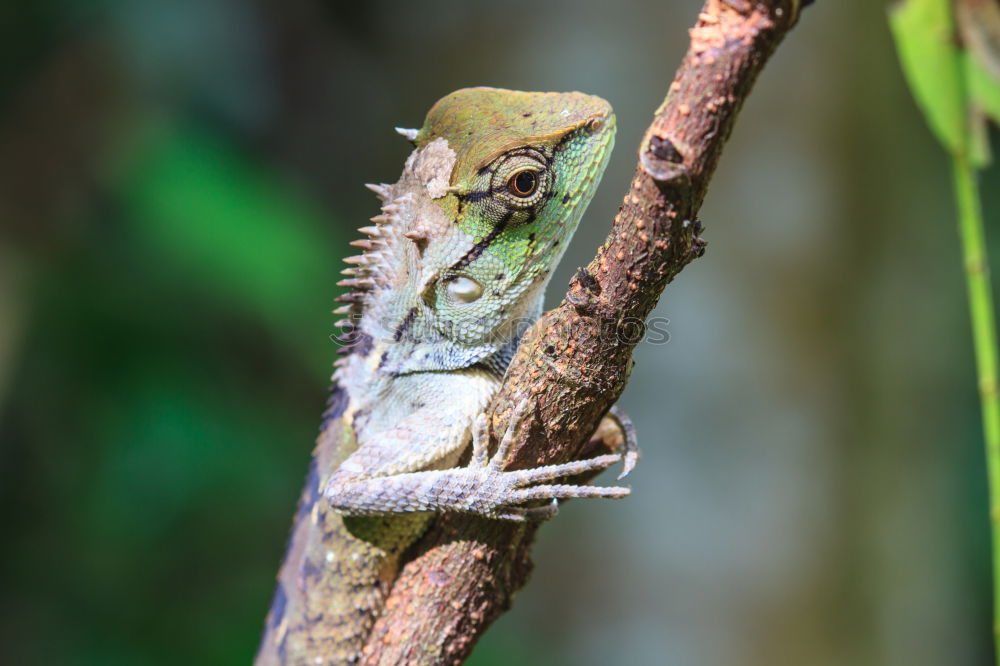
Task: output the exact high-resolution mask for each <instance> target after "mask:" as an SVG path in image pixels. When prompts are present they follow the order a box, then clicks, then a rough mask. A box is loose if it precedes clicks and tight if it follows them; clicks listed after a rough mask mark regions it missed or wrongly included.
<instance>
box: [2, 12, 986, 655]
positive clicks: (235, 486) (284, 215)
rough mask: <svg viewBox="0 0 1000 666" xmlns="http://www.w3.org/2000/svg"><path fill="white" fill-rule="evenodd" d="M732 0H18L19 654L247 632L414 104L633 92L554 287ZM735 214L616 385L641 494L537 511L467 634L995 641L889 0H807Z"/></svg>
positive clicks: (13, 609) (776, 70) (768, 642)
mask: <svg viewBox="0 0 1000 666" xmlns="http://www.w3.org/2000/svg"><path fill="white" fill-rule="evenodd" d="M700 6H701V2H700V1H699V0H676V1H674V2H652V1H648V0H647V1H640V0H630V1H624V2H617V3H608V2H601V1H600V0H590V1H588V2H581V1H580V0H572V1H571V0H561V1H558V2H546V3H539V2H528V1H525V0H510V1H509V2H506V3H503V4H499V5H498V4H496V3H486V2H465V3H461V2H450V3H449V2H421V3H410V2H351V3H347V2H319V1H312V0H295V1H286V2H278V1H277V0H243V1H238V0H158V1H157V0H132V1H126V0H117V1H114V0H107V1H104V2H80V1H72V0H62V1H60V0H44V1H36V2H28V1H27V0H14V2H8V3H4V5H3V7H2V8H0V27H2V29H3V33H2V35H3V44H4V46H3V54H4V57H3V58H2V60H0V502H2V503H0V506H2V507H3V524H4V527H3V530H2V533H3V542H2V557H0V589H2V591H3V592H2V597H0V662H2V663H4V664H16V665H20V664H68V665H77V664H79V665H91V664H93V665H97V664H100V665H102V666H103V665H114V664H164V665H166V664H177V663H185V664H214V665H218V664H246V663H249V661H250V660H251V658H252V655H253V654H254V652H255V649H256V645H257V640H258V636H259V632H260V629H261V626H262V622H263V618H264V614H265V612H266V610H267V607H268V603H269V600H270V594H271V592H272V589H273V579H274V575H275V573H276V571H277V567H278V564H279V561H280V558H281V555H282V552H283V548H284V541H285V537H286V535H287V531H288V527H289V524H290V519H291V515H292V512H293V509H294V505H295V501H296V498H297V494H298V491H299V487H300V484H301V482H302V479H303V478H304V475H305V471H306V465H307V460H308V456H309V451H310V449H311V445H312V439H313V437H314V435H315V432H316V428H317V425H318V423H319V415H320V412H321V410H322V408H323V405H324V400H325V396H326V387H327V383H328V378H329V374H330V363H331V362H332V360H333V358H334V351H335V347H334V345H333V344H332V342H331V341H330V339H329V337H328V336H329V334H330V333H331V332H332V330H333V329H332V322H333V320H334V317H333V316H332V315H331V314H330V313H329V310H330V308H331V307H332V298H333V297H334V296H335V295H336V293H337V290H336V288H335V287H334V282H335V281H336V279H337V274H338V271H339V270H340V268H341V267H342V263H341V261H340V259H341V257H342V256H344V255H345V254H347V250H348V248H347V246H346V244H347V242H348V240H350V239H352V238H354V237H355V235H356V232H355V231H353V230H354V229H355V228H356V227H358V226H360V225H361V224H363V223H364V222H365V221H366V220H367V218H368V217H369V216H371V215H373V214H374V213H375V212H376V211H377V206H376V202H375V200H374V197H373V196H372V195H371V194H370V193H369V192H367V191H366V190H364V189H363V188H362V187H361V184H362V183H364V182H370V181H374V182H378V181H390V182H391V181H393V180H394V179H395V178H396V177H397V175H398V173H399V170H400V168H401V166H402V162H403V159H404V158H405V156H406V154H407V152H408V148H409V146H408V144H407V143H406V142H405V141H404V140H402V139H401V138H399V137H398V136H396V135H395V134H394V133H393V132H392V130H391V128H392V127H393V126H394V125H402V126H419V125H420V123H421V121H422V119H423V114H424V113H425V111H426V110H427V109H428V108H429V107H430V105H431V104H432V103H433V102H434V101H435V100H436V99H438V98H439V97H441V96H442V95H444V94H446V93H448V92H450V91H451V90H453V89H456V88H459V87H462V86H468V85H496V86H503V87H511V88H519V89H528V90H583V91H586V92H590V93H595V94H599V95H602V96H603V97H605V98H607V99H608V100H609V101H611V102H612V104H613V105H614V106H615V108H616V110H617V113H618V124H619V128H620V129H619V135H618V148H617V151H616V154H615V156H614V157H613V159H612V162H611V165H610V167H609V169H608V172H607V175H606V177H605V180H604V185H603V186H602V188H601V190H600V192H599V193H598V195H597V198H596V199H595V201H594V204H593V205H592V206H591V210H590V213H589V214H588V216H587V217H586V218H585V219H584V222H583V224H582V225H581V228H580V231H579V232H578V234H577V237H576V239H575V240H574V242H573V244H572V246H571V248H570V250H569V252H568V253H567V256H566V258H565V259H564V261H563V265H562V267H561V269H560V271H559V273H558V274H557V275H556V277H555V279H554V281H553V283H552V287H551V292H550V293H551V297H550V300H552V299H556V298H558V297H559V295H560V294H561V292H562V290H563V289H564V287H565V285H566V283H567V281H568V279H569V276H570V275H571V274H572V272H573V271H574V269H575V268H576V266H579V265H582V264H584V263H585V262H586V261H587V260H588V259H589V257H591V256H592V254H593V251H594V248H595V247H596V246H597V244H598V243H599V242H600V241H601V240H602V239H603V236H604V234H605V233H606V230H607V228H608V225H609V220H610V219H611V217H612V216H613V215H614V212H615V210H616V207H617V204H618V203H619V202H620V196H621V193H622V192H624V191H625V187H626V183H627V182H628V179H629V177H630V175H631V171H632V167H633V164H634V155H635V146H636V145H637V144H638V139H639V137H640V136H641V133H642V131H643V130H644V128H645V126H646V123H647V122H648V119H649V118H650V115H651V113H652V110H653V109H654V108H655V107H656V106H657V104H658V103H659V101H660V100H661V98H662V96H663V93H664V91H665V90H666V87H667V85H668V83H669V81H670V80H671V78H672V76H673V71H674V69H675V67H676V65H677V64H678V62H679V60H680V57H681V55H682V53H683V51H684V48H685V46H686V42H687V32H686V30H687V28H688V27H690V25H692V24H693V22H694V19H695V17H696V14H697V11H698V9H699V8H700ZM994 138H996V137H994ZM994 145H997V142H996V141H995V142H994ZM998 183H1000V171H998V170H997V168H995V167H994V169H993V170H992V171H990V172H988V173H986V174H984V185H985V187H984V193H985V195H986V197H987V199H986V202H985V204H986V208H987V218H988V219H987V226H988V234H989V236H990V240H991V242H992V247H993V248H994V249H997V250H1000V188H998V187H997V186H996V185H997V184H998ZM702 218H703V220H704V222H705V224H706V227H707V230H706V232H705V234H704V236H705V238H706V239H707V240H708V242H709V249H708V253H707V254H706V255H705V257H704V258H702V259H700V260H699V261H697V262H695V263H694V264H693V265H692V266H690V267H689V268H687V269H686V270H685V271H684V272H683V273H682V274H681V275H680V276H679V278H678V279H677V280H676V282H675V283H674V284H673V285H671V286H670V287H668V289H667V292H666V295H665V297H664V298H663V300H662V302H661V305H660V307H659V309H658V311H657V313H656V314H657V315H659V316H663V317H668V318H669V319H670V326H669V330H670V334H671V340H670V342H669V344H667V345H658V346H654V345H644V346H642V347H640V348H639V350H638V352H637V364H636V367H635V370H634V371H633V374H632V381H631V383H630V385H629V387H628V389H627V391H626V393H625V395H624V397H623V399H622V401H621V403H620V404H621V405H622V406H623V407H624V408H625V409H626V410H627V411H629V412H630V413H631V415H632V417H633V418H634V420H635V422H636V425H637V427H638V429H639V433H640V437H641V443H642V446H643V449H644V458H643V460H642V463H641V464H640V465H639V467H638V468H637V470H636V472H635V473H634V474H633V476H632V477H631V478H632V485H633V488H634V494H633V496H632V497H631V498H630V499H628V500H627V501H624V502H617V503H612V502H606V503H601V502H573V503H570V504H569V505H567V506H566V507H565V508H564V510H563V512H562V514H561V515H560V517H559V519H558V520H556V521H554V522H553V523H552V524H551V525H548V526H547V527H546V528H545V529H543V530H542V532H541V535H540V539H539V541H538V543H537V545H536V548H535V560H536V569H535V573H534V575H533V579H532V581H531V583H530V584H529V585H528V587H527V588H526V589H525V590H524V591H523V592H522V593H521V594H520V595H519V596H518V599H517V603H516V605H515V608H514V610H513V611H512V612H510V613H508V614H507V615H505V616H504V617H503V618H501V620H500V621H498V622H497V624H496V625H495V626H494V628H493V629H492V630H491V631H490V632H489V633H488V634H487V635H486V637H485V638H484V640H483V641H482V642H481V643H480V645H479V647H478V648H477V649H476V651H475V652H474V654H473V657H472V659H471V660H470V662H469V663H470V664H474V665H478V666H487V665H493V664H512V663H530V664H571V665H590V664H594V665H597V664H611V663H613V664H628V665H633V664H634V665H646V664H671V665H677V666H714V665H717V664H740V665H746V664H749V665H757V664H759V665H761V666H763V665H768V666H776V665H777V666H781V665H789V666H791V665H801V664H809V665H820V666H822V665H827V664H828V665H831V666H832V665H838V666H839V665H843V664H851V665H852V666H853V665H865V664H873V665H875V664H879V665H884V664H885V665H895V664H900V665H902V664H907V665H910V666H913V665H925V664H926V665H928V666H931V665H934V666H938V665H940V664H949V665H966V664H988V663H991V662H990V652H991V642H990V635H991V634H990V624H991V621H990V617H989V603H990V601H989V589H990V587H989V575H990V574H989V569H988V532H987V511H986V487H985V477H984V471H983V462H982V458H983V456H982V445H981V436H980V429H979V428H980V426H979V415H978V403H977V396H976V391H975V379H974V374H973V362H972V356H971V350H970V342H969V332H968V322H967V311H966V305H965V300H964V290H963V283H962V274H961V265H960V259H959V249H958V243H957V239H956V234H955V231H954V216H953V212H952V204H951V192H950V189H949V176H948V165H947V162H946V160H945V156H944V153H943V152H942V151H941V150H940V149H939V148H938V147H937V146H936V144H935V142H934V140H933V139H932V138H931V136H930V134H929V132H928V131H927V130H926V128H925V126H924V124H923V121H922V119H921V118H920V116H919V114H918V112H917V111H916V109H915V107H914V105H913V103H912V102H911V100H910V98H909V96H908V93H907V91H906V89H905V86H904V83H903V81H902V77H901V75H900V72H899V69H898V66H897V64H896V59H895V54H894V51H893V48H892V44H891V41H890V37H889V34H888V30H887V27H886V23H885V7H884V5H883V4H882V3H881V2H872V0H819V2H817V3H816V5H814V6H812V7H810V8H809V9H808V10H807V11H806V12H805V14H804V16H803V19H802V21H801V23H800V25H799V26H798V27H797V28H796V29H795V30H794V31H793V32H792V33H791V34H790V36H789V38H788V39H787V40H786V41H785V43H784V44H783V45H782V46H781V47H780V49H779V50H778V52H777V54H776V56H775V58H774V59H773V61H772V62H771V64H770V65H769V66H768V67H767V69H766V70H765V71H764V74H763V76H762V78H761V80H760V81H759V83H758V84H757V87H756V89H755V91H754V93H753V95H752V96H751V97H750V99H749V102H748V103H747V104H746V106H745V108H744V111H743V113H742V115H741V117H740V119H739V121H738V123H737V126H736V129H735V132H734V134H733V137H732V139H731V141H730V143H729V146H728V148H727V150H726V152H725V154H724V156H723V160H722V164H721V166H720V168H719V171H718V173H717V175H716V177H715V180H714V182H713V185H712V187H711V189H710V191H709V195H708V198H707V200H706V202H705V206H704V209H703V211H702ZM994 255H995V256H994V258H993V261H994V263H995V264H996V263H997V262H998V260H1000V254H998V253H996V252H995V253H994Z"/></svg>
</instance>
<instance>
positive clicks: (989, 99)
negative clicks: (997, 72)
mask: <svg viewBox="0 0 1000 666" xmlns="http://www.w3.org/2000/svg"><path fill="white" fill-rule="evenodd" d="M965 76H966V80H967V81H968V85H969V97H971V98H972V100H973V103H974V104H975V105H976V106H977V107H978V108H979V110H981V111H982V112H983V113H984V114H986V116H988V117H989V118H990V119H991V120H993V122H995V123H997V124H1000V79H997V78H995V77H994V76H993V75H992V73H991V72H990V71H989V70H987V69H986V68H985V67H984V66H983V65H982V63H980V62H979V60H978V59H977V58H976V57H975V55H974V54H973V53H971V52H969V53H966V55H965Z"/></svg>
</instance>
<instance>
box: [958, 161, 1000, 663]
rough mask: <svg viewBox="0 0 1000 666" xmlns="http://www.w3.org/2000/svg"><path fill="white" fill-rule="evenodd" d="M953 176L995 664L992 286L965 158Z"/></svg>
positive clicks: (998, 544) (999, 403)
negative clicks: (985, 495)
mask: <svg viewBox="0 0 1000 666" xmlns="http://www.w3.org/2000/svg"><path fill="white" fill-rule="evenodd" d="M952 176H953V180H954V186H955V200H956V204H957V207H958V230H959V236H960V237H961V242H962V255H963V259H964V263H965V280H966V288H967V290H968V294H969V314H970V316H971V318H972V341H973V346H974V348H975V353H976V373H977V375H978V378H979V397H980V401H981V406H982V416H983V436H984V439H985V442H986V472H987V478H988V481H989V493H990V528H991V529H990V532H991V534H992V543H993V622H994V624H993V636H994V641H995V650H996V655H997V663H998V664H1000V395H998V391H997V334H996V320H995V317H994V306H993V288H992V287H991V285H990V271H989V260H988V259H987V255H986V240H985V234H984V232H983V216H982V207H981V205H980V198H979V183H978V181H977V178H976V170H975V168H974V167H973V166H972V164H971V163H970V162H969V160H968V158H967V157H965V156H964V155H954V156H953V160H952Z"/></svg>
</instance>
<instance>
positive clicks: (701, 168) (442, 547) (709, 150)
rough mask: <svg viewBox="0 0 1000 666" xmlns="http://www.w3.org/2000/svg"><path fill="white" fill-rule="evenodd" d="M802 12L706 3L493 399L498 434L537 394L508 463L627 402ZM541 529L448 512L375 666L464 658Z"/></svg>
mask: <svg viewBox="0 0 1000 666" xmlns="http://www.w3.org/2000/svg"><path fill="white" fill-rule="evenodd" d="M797 9H798V2H797V0H706V3H705V6H704V8H703V9H702V12H701V13H700V14H699V16H698V22H697V24H696V25H695V27H694V28H692V29H691V31H690V34H691V45H690V47H689V49H688V52H687V54H686V55H685V56H684V60H683V62H682V64H681V66H680V69H679V70H678V72H677V75H676V77H675V78H674V81H673V83H671V84H670V88H669V91H668V92H667V96H666V99H665V100H664V102H663V104H662V105H661V106H660V108H659V109H657V111H656V114H655V116H654V118H653V122H652V124H651V125H650V126H649V129H647V130H646V134H645V136H644V137H643V139H642V142H641V144H640V146H639V162H638V165H637V167H636V171H635V175H634V176H633V178H632V183H631V187H630V188H629V191H628V192H627V193H626V194H625V198H624V201H623V204H622V207H621V209H620V211H619V214H618V215H617V216H616V217H615V220H614V225H613V227H612V229H611V233H610V234H609V235H608V238H607V240H606V241H605V242H604V244H603V245H602V246H601V247H599V248H598V250H597V256H596V257H594V259H593V261H591V262H590V264H589V265H588V266H587V267H586V268H585V269H581V270H580V271H579V272H578V273H577V275H576V277H574V278H573V280H572V282H571V283H570V289H569V292H568V293H567V294H566V298H565V299H564V300H563V302H562V303H561V304H560V305H559V306H558V307H556V308H555V309H554V310H551V311H549V312H547V313H546V314H545V315H544V316H543V317H542V319H541V320H540V321H539V322H538V323H537V324H535V326H533V327H532V328H531V330H530V331H528V333H527V334H526V335H525V338H524V340H523V341H522V343H521V346H520V347H519V349H518V352H517V354H516V356H515V358H514V360H513V362H512V363H511V366H510V368H509V370H508V371H507V375H506V377H505V380H504V384H503V387H502V388H501V390H500V392H499V394H498V395H497V397H496V399H495V400H494V401H493V405H492V408H491V416H492V425H493V428H494V431H495V432H499V431H501V428H502V426H503V424H505V423H506V422H507V419H508V418H509V416H510V415H511V413H512V410H513V408H514V405H516V404H517V403H518V402H520V401H521V400H522V399H523V398H524V397H526V396H530V399H531V401H532V406H533V410H532V415H531V416H530V417H529V419H528V421H527V422H526V427H525V428H523V429H522V430H521V433H520V439H519V441H518V442H517V444H516V447H515V449H514V451H513V453H512V456H511V459H510V462H509V464H508V468H514V469H519V468H528V467H534V466H537V465H546V464H552V463H558V462H565V461H567V460H571V459H573V458H574V457H577V456H579V455H580V453H581V451H582V448H583V447H584V446H585V444H586V442H587V435H588V434H589V433H592V432H594V429H595V428H596V427H597V424H598V422H599V421H600V419H601V417H602V416H603V415H604V414H605V413H606V412H607V411H608V409H609V408H610V407H611V405H612V404H614V402H615V400H617V399H618V396H619V395H620V394H621V391H622V389H623V388H624V386H625V382H626V381H627V379H628V374H629V370H630V369H631V365H632V350H633V348H634V347H635V344H636V343H637V342H638V338H641V336H639V335H636V334H635V331H636V330H637V328H640V327H641V322H643V321H645V319H646V317H647V316H648V315H649V313H650V312H651V311H652V309H653V308H654V307H655V306H656V303H657V301H658V300H659V297H660V293H661V292H662V291H663V289H664V287H666V285H667V283H668V282H670V281H671V280H672V279H673V278H674V276H675V275H677V273H678V272H680V270H681V269H682V268H683V267H684V266H686V265H687V264H688V263H689V262H690V261H691V260H693V259H694V258H696V257H699V256H701V254H702V253H703V251H704V243H703V241H702V240H701V239H700V238H698V233H699V231H700V229H701V225H700V223H699V222H698V221H697V219H696V213H697V211H698V209H699V207H700V206H701V202H702V200H703V199H704V196H705V192H706V190H707V188H708V182H709V180H710V178H711V176H712V173H713V172H714V170H715V167H716V165H717V164H718V161H719V155H720V153H721V151H722V147H723V145H724V143H725V141H726V139H727V138H728V137H729V133H730V131H731V130H732V127H733V123H734V121H735V119H736V116H737V114H738V112H739V109H740V107H741V105H742V103H743V101H744V99H746V97H747V95H748V94H749V93H750V88H751V86H752V85H753V82H754V80H755V79H756V77H757V75H758V74H759V73H760V71H761V69H762V68H763V67H764V64H765V63H766V62H767V60H768V58H769V57H770V55H771V53H772V52H773V51H774V49H775V48H776V47H777V45H778V43H779V42H780V41H781V39H782V37H784V35H785V33H786V32H787V31H788V30H789V29H790V28H791V27H792V26H793V25H794V23H795V21H796V18H797V16H796V14H797ZM536 529H537V525H536V524H511V523H506V522H501V521H491V520H483V519H479V518H476V517H469V516H465V515H443V516H440V517H438V519H437V520H436V521H435V523H434V526H433V527H432V528H431V530H430V532H429V533H428V534H427V535H426V536H425V537H424V538H423V539H422V541H421V543H420V544H419V545H418V546H417V548H416V552H415V554H414V556H413V557H412V559H411V560H410V561H409V562H408V563H407V564H406V566H405V567H404V568H403V570H402V572H401V573H400V576H399V578H398V579H397V580H396V583H395V585H394V587H393V589H392V592H391V593H390V596H389V599H388V600H387V604H386V607H385V611H384V613H383V614H382V616H381V617H379V618H378V621H377V623H376V625H375V630H374V632H373V633H372V636H373V638H372V639H371V640H370V641H369V644H368V645H367V646H366V648H365V655H364V663H366V664H411V663H418V664H429V663H434V664H460V663H461V662H462V661H463V660H464V659H465V658H466V657H467V656H468V654H469V653H470V652H471V650H472V647H473V646H474V645H475V643H476V641H477V640H478V638H479V636H480V635H481V634H482V633H483V632H484V631H485V630H486V628H487V627H488V626H489V625H490V624H491V623H492V622H493V620H495V619H496V618H497V617H498V616H499V615H500V613H502V612H503V611H505V610H507V609H508V608H509V607H510V605H511V601H512V599H513V596H514V594H515V593H516V592H517V590H519V589H520V588H521V587H522V586H523V585H524V583H525V581H526V580H527V576H528V573H529V572H530V570H531V563H530V559H529V553H528V551H529V548H530V545H531V542H532V539H533V537H534V534H535V531H536Z"/></svg>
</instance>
